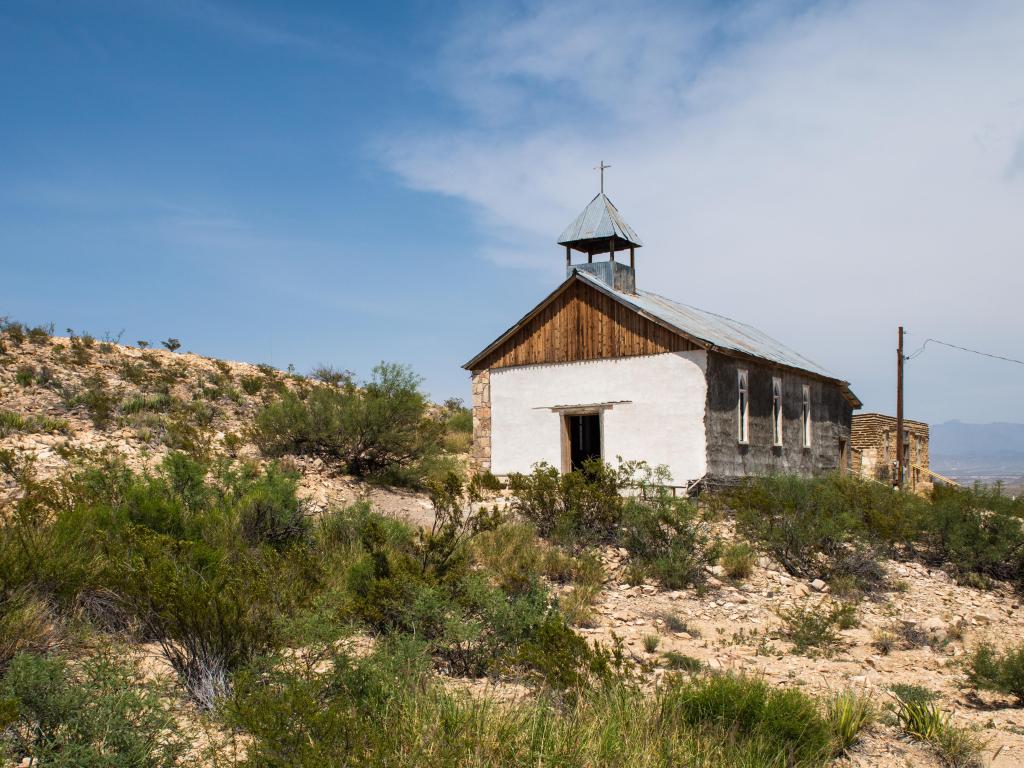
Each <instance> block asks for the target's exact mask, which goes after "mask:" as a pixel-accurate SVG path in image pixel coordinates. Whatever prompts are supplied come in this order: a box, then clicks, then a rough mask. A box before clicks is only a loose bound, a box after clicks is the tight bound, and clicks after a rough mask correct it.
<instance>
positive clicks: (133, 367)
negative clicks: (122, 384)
mask: <svg viewBox="0 0 1024 768" xmlns="http://www.w3.org/2000/svg"><path fill="white" fill-rule="evenodd" d="M121 378H122V379H124V380H125V381H127V382H130V383H131V384H135V385H136V386H138V385H141V384H145V383H146V382H147V381H148V380H149V372H148V371H147V370H146V366H145V364H143V363H141V362H139V363H133V362H132V361H131V360H122V361H121Z"/></svg>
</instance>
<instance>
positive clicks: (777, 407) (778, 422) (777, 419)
mask: <svg viewBox="0 0 1024 768" xmlns="http://www.w3.org/2000/svg"><path fill="white" fill-rule="evenodd" d="M772 445H782V379H781V378H779V377H778V376H772Z"/></svg>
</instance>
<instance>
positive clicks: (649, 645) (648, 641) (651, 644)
mask: <svg viewBox="0 0 1024 768" xmlns="http://www.w3.org/2000/svg"><path fill="white" fill-rule="evenodd" d="M660 643H661V638H660V637H658V635H644V650H645V651H647V652H648V653H654V652H655V651H656V650H658V645H659V644H660Z"/></svg>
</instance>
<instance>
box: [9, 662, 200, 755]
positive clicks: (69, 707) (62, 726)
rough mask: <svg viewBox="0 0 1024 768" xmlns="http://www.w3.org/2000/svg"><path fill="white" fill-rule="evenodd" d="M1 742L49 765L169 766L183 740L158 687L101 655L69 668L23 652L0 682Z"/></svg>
mask: <svg viewBox="0 0 1024 768" xmlns="http://www.w3.org/2000/svg"><path fill="white" fill-rule="evenodd" d="M0 702H5V703H7V704H8V707H7V712H6V713H5V714H7V717H6V718H4V719H5V720H6V721H7V722H2V723H0V727H2V731H0V734H2V735H0V744H2V745H3V748H4V751H5V752H6V755H7V757H8V758H10V759H11V760H16V759H20V758H22V757H24V756H27V757H28V758H29V759H30V761H31V762H32V764H33V765H35V764H39V765H46V766H52V767H53V768H173V766H176V765H178V759H179V758H180V757H181V756H182V755H183V754H184V752H185V748H186V742H185V740H184V739H183V738H182V734H181V732H180V728H179V726H178V723H177V721H176V719H175V717H174V714H173V712H172V711H171V710H170V708H169V706H168V704H167V703H166V701H165V699H164V697H163V696H162V695H161V691H160V689H159V688H158V687H157V686H155V685H154V684H151V683H150V684H147V683H144V682H142V679H141V675H140V674H139V671H138V670H137V669H136V668H134V667H133V666H132V665H131V664H128V663H126V662H119V661H114V660H113V658H112V657H111V656H110V655H107V654H99V655H94V656H91V657H89V658H86V659H85V660H84V661H82V662H80V663H76V664H74V665H71V664H68V663H67V662H66V661H64V660H63V659H60V658H48V657H44V656H37V655H34V654H27V653H23V654H20V655H18V656H16V657H15V658H14V660H13V661H12V663H11V666H10V668H9V669H8V670H7V672H6V674H5V675H4V676H3V679H2V680H0Z"/></svg>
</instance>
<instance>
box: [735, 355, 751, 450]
mask: <svg viewBox="0 0 1024 768" xmlns="http://www.w3.org/2000/svg"><path fill="white" fill-rule="evenodd" d="M736 384H737V389H738V390H739V396H738V397H737V398H736V417H737V422H738V430H737V438H738V439H739V441H740V442H741V443H746V442H748V441H749V436H748V435H747V430H748V427H749V425H750V397H749V394H750V393H749V390H748V389H747V372H746V371H737V372H736Z"/></svg>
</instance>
